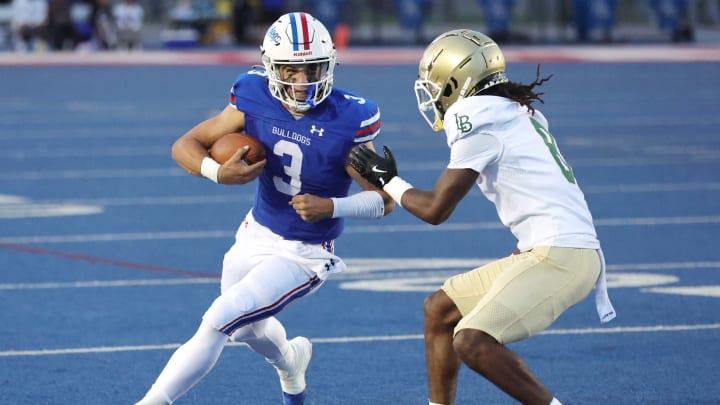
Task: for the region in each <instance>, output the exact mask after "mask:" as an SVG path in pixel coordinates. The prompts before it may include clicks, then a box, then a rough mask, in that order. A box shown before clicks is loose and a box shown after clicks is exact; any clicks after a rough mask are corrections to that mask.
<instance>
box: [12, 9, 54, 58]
mask: <svg viewBox="0 0 720 405" xmlns="http://www.w3.org/2000/svg"><path fill="white" fill-rule="evenodd" d="M47 15H48V5H47V0H13V2H12V21H11V23H10V29H11V31H12V35H13V41H14V44H15V50H16V51H18V52H31V51H34V50H37V49H38V48H39V46H38V45H39V44H40V43H42V42H43V41H44V40H43V38H44V36H45V27H46V23H47Z"/></svg>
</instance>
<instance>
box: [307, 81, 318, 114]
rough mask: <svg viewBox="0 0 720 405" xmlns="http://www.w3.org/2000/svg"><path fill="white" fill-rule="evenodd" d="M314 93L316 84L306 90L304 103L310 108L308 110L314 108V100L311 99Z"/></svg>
mask: <svg viewBox="0 0 720 405" xmlns="http://www.w3.org/2000/svg"><path fill="white" fill-rule="evenodd" d="M316 91H317V83H315V84H313V85H312V86H310V88H309V89H308V92H307V97H306V98H305V102H306V103H307V105H309V106H310V108H315V107H316V104H315V100H314V98H313V97H314V96H315V92H316Z"/></svg>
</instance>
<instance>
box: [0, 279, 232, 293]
mask: <svg viewBox="0 0 720 405" xmlns="http://www.w3.org/2000/svg"><path fill="white" fill-rule="evenodd" d="M218 283H219V276H218V277H193V278H167V279H153V280H111V281H103V280H93V281H73V282H66V283H18V284H0V290H38V289H59V288H95V287H138V286H140V287H143V286H153V285H155V286H157V285H183V284H218Z"/></svg>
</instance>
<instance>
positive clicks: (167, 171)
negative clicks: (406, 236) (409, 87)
mask: <svg viewBox="0 0 720 405" xmlns="http://www.w3.org/2000/svg"><path fill="white" fill-rule="evenodd" d="M719 158H720V154H717V153H715V154H702V155H700V154H690V155H687V156H678V157H656V158H655V157H651V158H643V157H628V158H614V157H611V158H598V159H578V161H577V162H573V166H577V167H623V166H651V165H654V166H671V165H683V166H687V165H688V164H711V165H716V164H717V162H718V159H719ZM445 167H447V161H435V162H432V161H430V162H423V163H416V164H412V163H408V164H406V165H404V166H403V170H404V171H408V172H417V171H440V170H443V169H444V168H445ZM168 176H187V173H186V172H185V171H184V170H182V169H180V168H178V167H166V168H139V169H99V170H53V171H44V170H39V171H21V172H3V173H2V174H1V175H0V181H17V180H28V181H29V180H77V179H105V178H133V177H168Z"/></svg>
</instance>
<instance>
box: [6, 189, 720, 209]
mask: <svg viewBox="0 0 720 405" xmlns="http://www.w3.org/2000/svg"><path fill="white" fill-rule="evenodd" d="M716 190H720V182H707V183H639V184H598V185H588V186H584V187H583V192H584V193H585V194H602V193H663V192H676V191H716ZM469 196H470V197H478V198H480V197H481V195H480V194H478V193H471V194H469ZM3 197H5V198H6V199H9V198H15V199H17V200H18V201H22V202H23V203H26V202H27V201H26V199H24V198H23V197H19V196H7V195H5V196H4V195H2V194H0V209H2V204H3V203H7V204H9V203H11V202H12V201H9V200H8V201H7V202H5V201H3ZM254 199H255V195H254V193H253V194H245V193H242V194H227V195H207V194H203V195H186V196H160V197H118V198H74V199H66V200H37V199H33V200H32V203H33V204H57V205H60V204H79V205H102V206H126V205H192V204H224V203H228V202H237V201H253V200H254Z"/></svg>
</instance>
